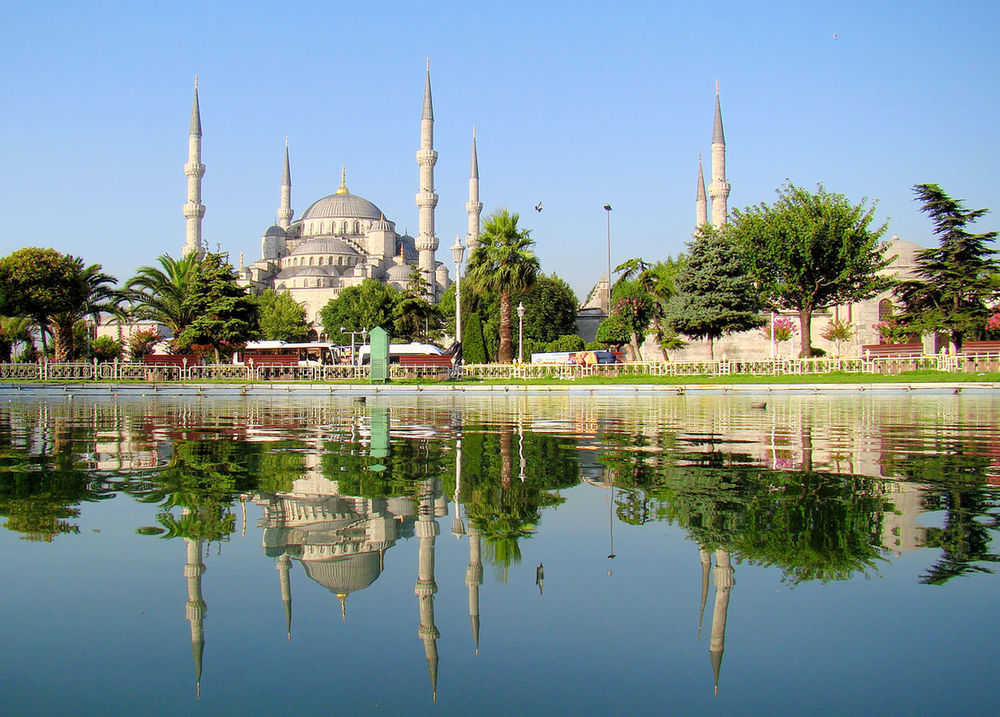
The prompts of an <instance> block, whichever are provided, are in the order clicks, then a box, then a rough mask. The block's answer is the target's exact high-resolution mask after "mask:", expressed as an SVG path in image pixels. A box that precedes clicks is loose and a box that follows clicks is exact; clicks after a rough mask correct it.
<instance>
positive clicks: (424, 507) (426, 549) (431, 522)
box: [413, 479, 441, 702]
mask: <svg viewBox="0 0 1000 717" xmlns="http://www.w3.org/2000/svg"><path fill="white" fill-rule="evenodd" d="M435 483H436V481H435V480H434V479H428V480H426V481H424V482H423V483H422V484H421V487H420V494H419V500H420V502H419V505H418V507H417V524H416V534H417V538H418V539H419V540H420V548H419V558H418V563H417V584H416V586H415V587H414V588H413V592H414V594H415V595H416V596H417V598H418V599H417V603H418V607H419V610H420V628H419V629H418V630H417V635H418V636H419V637H420V639H421V640H423V642H424V654H425V655H426V657H427V670H428V672H429V673H430V678H431V696H432V699H433V700H434V702H437V678H438V651H437V639H438V637H440V636H441V633H440V632H438V629H437V626H435V625H434V594H435V593H436V592H437V583H436V582H435V580H434V543H435V540H436V538H437V536H438V534H439V533H440V532H441V527H440V526H439V525H438V522H437V520H436V518H435V512H436V511H435V509H434V502H435V501H434V496H435V493H436V492H437V491H436V490H435V488H436V486H435Z"/></svg>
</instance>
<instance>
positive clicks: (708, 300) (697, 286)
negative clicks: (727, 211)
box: [665, 225, 764, 358]
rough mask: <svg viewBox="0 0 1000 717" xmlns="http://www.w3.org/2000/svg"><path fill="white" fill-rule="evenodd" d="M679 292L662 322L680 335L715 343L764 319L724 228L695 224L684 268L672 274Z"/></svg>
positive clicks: (739, 258) (744, 270)
mask: <svg viewBox="0 0 1000 717" xmlns="http://www.w3.org/2000/svg"><path fill="white" fill-rule="evenodd" d="M676 286H677V291H678V293H677V294H676V295H675V296H674V297H673V299H672V300H671V301H670V303H669V304H668V306H667V310H666V317H665V321H666V323H667V325H668V326H669V327H670V328H671V329H673V330H674V331H677V332H679V333H682V334H687V335H688V336H693V337H697V338H705V339H708V346H709V355H710V356H711V357H713V358H714V342H715V340H716V339H719V338H721V337H723V336H726V335H727V334H731V333H734V332H737V331H747V330H749V329H754V328H756V327H758V326H760V325H761V324H762V323H764V319H763V318H762V317H761V315H760V308H761V302H760V295H759V294H758V292H757V288H756V286H755V285H754V282H753V280H752V279H751V278H750V277H749V276H748V275H747V271H746V266H745V265H744V263H743V261H742V259H741V257H740V253H739V249H738V248H737V246H736V245H735V244H734V243H733V242H731V241H730V240H729V239H728V238H727V237H726V236H725V234H724V232H722V231H720V230H718V229H715V228H713V227H710V226H708V225H705V226H702V227H699V228H698V230H697V232H696V233H695V236H694V239H693V240H692V241H691V242H689V243H688V263H687V270H686V271H684V272H683V273H682V274H680V275H679V276H677V277H676Z"/></svg>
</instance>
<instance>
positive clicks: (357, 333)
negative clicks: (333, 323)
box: [340, 326, 368, 366]
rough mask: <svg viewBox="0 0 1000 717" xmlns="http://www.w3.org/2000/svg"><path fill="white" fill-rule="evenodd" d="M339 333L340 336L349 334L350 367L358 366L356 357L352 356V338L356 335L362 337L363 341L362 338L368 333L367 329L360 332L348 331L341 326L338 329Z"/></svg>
mask: <svg viewBox="0 0 1000 717" xmlns="http://www.w3.org/2000/svg"><path fill="white" fill-rule="evenodd" d="M340 333H342V334H350V335H351V365H352V366H357V365H358V357H357V356H355V354H354V337H355V336H357V335H360V336H361V337H362V339H363V338H364V336H365V334H367V333H368V329H361V331H348V330H347V327H346V326H341V327H340Z"/></svg>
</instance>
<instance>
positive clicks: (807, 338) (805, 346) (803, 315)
mask: <svg viewBox="0 0 1000 717" xmlns="http://www.w3.org/2000/svg"><path fill="white" fill-rule="evenodd" d="M799 336H800V337H801V339H802V340H801V343H800V344H799V358H809V357H810V356H812V308H811V307H805V308H803V309H799Z"/></svg>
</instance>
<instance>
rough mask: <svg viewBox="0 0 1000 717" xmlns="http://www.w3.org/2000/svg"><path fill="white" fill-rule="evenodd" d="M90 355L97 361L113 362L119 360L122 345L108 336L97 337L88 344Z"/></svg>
mask: <svg viewBox="0 0 1000 717" xmlns="http://www.w3.org/2000/svg"><path fill="white" fill-rule="evenodd" d="M90 355H91V356H92V357H94V358H95V359H97V360H98V361H101V362H104V361H114V360H115V359H118V358H121V355H122V344H121V342H120V341H115V340H114V339H113V338H111V337H110V336H98V337H97V338H96V339H94V340H93V341H91V342H90Z"/></svg>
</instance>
